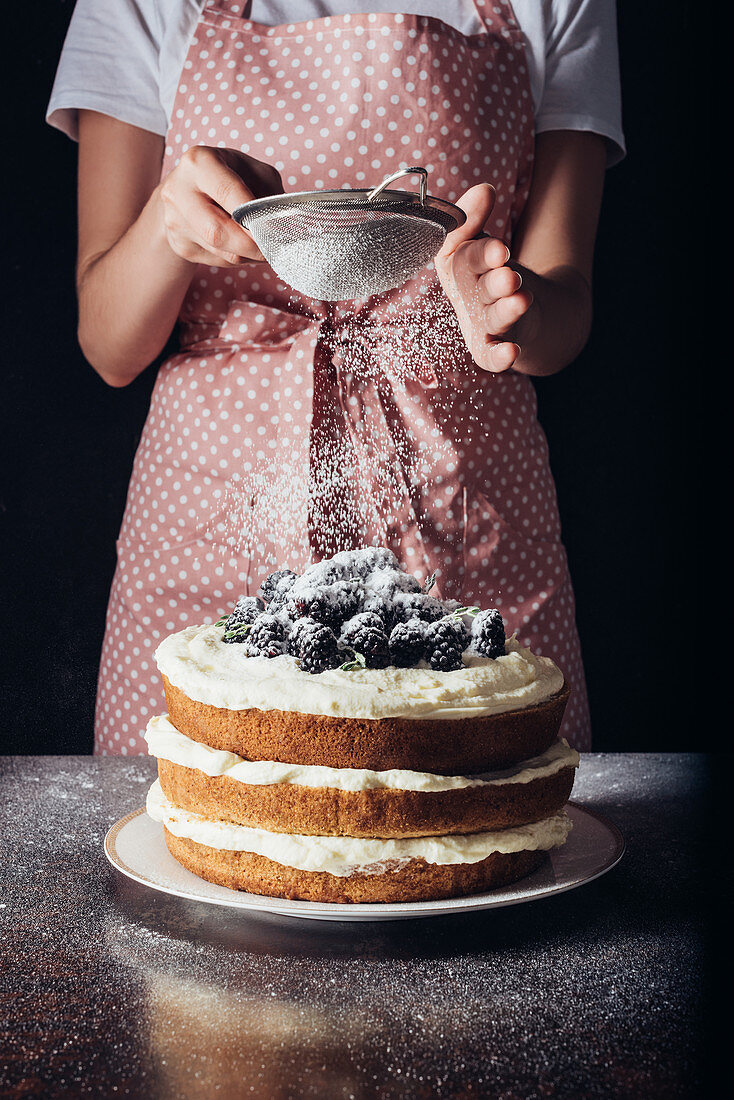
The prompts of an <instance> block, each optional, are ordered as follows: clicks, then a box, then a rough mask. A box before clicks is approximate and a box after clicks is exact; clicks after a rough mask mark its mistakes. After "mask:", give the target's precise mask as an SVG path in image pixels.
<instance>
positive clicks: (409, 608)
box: [393, 592, 446, 623]
mask: <svg viewBox="0 0 734 1100" xmlns="http://www.w3.org/2000/svg"><path fill="white" fill-rule="evenodd" d="M393 602H394V604H395V615H396V618H397V621H398V622H400V623H407V622H408V620H409V619H423V621H424V622H427V623H435V622H437V621H438V619H442V618H443V616H444V615H445V614H446V612H445V610H444V606H443V604H442V603H441V601H440V600H437V599H435V598H434V597H433V596H428V595H426V594H425V593H422V592H397V593H396V594H395V599H394V601H393Z"/></svg>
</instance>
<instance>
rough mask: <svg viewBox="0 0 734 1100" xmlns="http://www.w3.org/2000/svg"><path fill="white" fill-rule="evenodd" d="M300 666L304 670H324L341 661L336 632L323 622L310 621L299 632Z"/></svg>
mask: <svg viewBox="0 0 734 1100" xmlns="http://www.w3.org/2000/svg"><path fill="white" fill-rule="evenodd" d="M299 648H300V661H301V668H302V669H303V671H304V672H312V673H313V672H324V671H325V670H326V669H329V668H336V667H337V665H339V664H341V662H342V655H341V654H340V652H339V649H338V646H337V640H336V634H335V633H334V631H333V630H331V629H330V628H329V627H328V626H324V624H323V623H318V622H312V625H309V626H307V627H302V628H301V630H300V634H299Z"/></svg>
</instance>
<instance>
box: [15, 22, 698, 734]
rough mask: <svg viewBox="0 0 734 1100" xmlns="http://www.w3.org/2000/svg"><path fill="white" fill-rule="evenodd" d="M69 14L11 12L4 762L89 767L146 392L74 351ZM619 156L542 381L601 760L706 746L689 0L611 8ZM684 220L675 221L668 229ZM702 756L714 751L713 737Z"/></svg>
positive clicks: (143, 381) (146, 381) (142, 382)
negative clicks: (591, 252)
mask: <svg viewBox="0 0 734 1100" xmlns="http://www.w3.org/2000/svg"><path fill="white" fill-rule="evenodd" d="M72 9H73V3H72V0H42V2H41V3H40V4H36V5H32V6H28V5H24V4H16V5H10V6H8V8H7V10H6V11H5V12H4V14H3V18H4V21H5V27H4V31H5V34H4V45H5V47H6V50H7V52H8V63H7V64H6V65H5V66H4V68H5V73H6V75H8V74H9V75H10V76H11V86H10V88H9V89H8V90H7V91H6V94H5V100H4V102H5V106H6V110H5V151H6V156H5V158H4V160H5V165H4V181H3V185H4V188H5V192H6V194H5V201H4V203H3V219H2V221H3V230H2V231H3V236H4V238H5V240H4V248H3V259H4V264H3V268H4V272H5V274H4V287H3V291H4V292H3V295H2V308H3V314H4V316H3V323H2V326H1V328H0V333H1V336H0V339H1V340H2V348H1V350H0V354H1V356H2V360H1V362H2V377H3V387H2V393H1V396H0V402H1V403H2V425H1V432H2V435H1V442H0V445H1V446H2V470H3V483H2V488H1V496H0V519H1V524H2V548H1V550H0V555H1V556H0V564H1V569H0V573H1V575H2V608H3V611H2V615H3V622H2V634H0V638H1V639H2V641H0V646H2V655H1V657H0V666H1V678H2V685H1V687H0V691H2V711H1V713H2V715H3V722H2V734H1V735H0V752H20V753H24V752H27V753H53V752H60V753H65V752H91V750H92V720H93V712H94V696H95V687H96V674H97V664H98V659H99V651H100V647H101V643H102V634H103V626H104V613H105V607H106V600H107V593H108V589H109V585H110V581H111V578H112V573H113V570H114V565H115V538H116V536H117V531H118V528H119V524H120V520H121V517H122V511H123V507H124V503H125V493H126V489H127V481H128V476H129V472H130V469H131V465H132V460H133V455H134V453H135V448H136V444H137V440H138V437H139V434H140V431H141V428H142V425H143V421H144V418H145V414H146V411H147V407H148V401H149V396H150V391H151V388H152V384H153V381H154V374H155V370H154V368H150V369H149V370H148V371H146V372H145V374H144V375H143V376H142V377H140V378H138V379H137V381H136V382H134V383H133V384H132V385H131V386H129V387H128V388H126V389H123V390H115V389H109V388H107V387H106V386H105V385H104V383H103V382H102V381H101V380H100V379H99V378H98V377H97V375H96V374H95V373H94V371H93V370H92V369H91V367H89V366H88V365H87V364H86V362H85V360H84V358H83V357H82V355H81V352H80V351H79V349H78V347H77V344H76V334H75V327H76V303H75V297H74V258H75V257H74V251H75V166H76V148H75V146H74V145H73V144H72V143H71V142H70V141H69V140H68V139H67V138H65V137H63V136H62V135H61V134H59V133H58V132H56V131H54V130H51V129H50V128H49V127H47V126H45V124H44V121H43V119H44V113H45V107H46V104H47V101H48V97H49V94H50V90H51V85H52V82H53V77H54V72H55V68H56V63H57V59H58V55H59V52H60V50H61V46H62V42H63V38H64V34H65V31H66V26H67V24H68V20H69V18H70V16H71V12H72ZM618 11H619V32H620V53H621V68H622V89H623V99H624V128H625V133H626V137H627V145H628V155H627V159H626V160H625V161H624V162H623V163H622V164H621V165H619V166H617V167H616V168H614V169H612V170H611V171H610V172H609V173H608V175H607V184H606V191H605V198H604V207H603V212H602V220H601V226H600V231H599V239H598V247H597V265H596V277H595V310H596V313H595V321H594V329H593V334H592V337H591V340H590V342H589V344H588V346H587V347H586V349H585V350H584V352H583V353H582V355H581V356H580V357H579V358H578V360H577V361H576V362H575V363H574V364H573V365H572V366H571V367H569V368H568V369H567V370H565V371H564V372H563V373H562V374H561V375H559V376H556V377H555V378H552V379H547V380H544V381H542V382H539V383H538V385H537V389H538V395H539V402H540V416H541V421H542V423H543V425H544V427H545V430H546V432H547V435H548V438H549V443H550V449H551V460H552V466H553V471H554V474H555V477H556V482H557V486H558V495H559V500H560V508H561V517H562V521H563V528H564V537H565V542H566V546H567V549H568V555H569V559H570V563H571V570H572V575H573V578H574V583H575V588H576V598H577V618H578V625H579V630H580V633H581V640H582V644H583V648H584V654H585V662H586V669H587V677H588V684H589V692H590V697H591V708H592V722H593V738H594V748H595V749H596V750H598V751H617V750H618V751H630V750H632V751H634V750H640V751H680V750H708V749H712V748H714V747H715V745H714V744H713V743H712V741H711V738H712V737H713V733H711V732H707V731H706V730H705V729H704V730H700V729H697V728H696V727H695V726H694V724H693V722H692V721H691V720H690V719H691V712H692V707H691V705H690V704H691V700H690V698H686V695H685V686H684V684H682V683H680V682H679V680H682V679H683V677H681V664H680V657H681V653H685V652H686V651H690V648H689V647H690V645H691V642H692V641H693V638H694V636H695V631H696V626H695V624H694V613H693V611H692V609H691V605H692V604H694V603H695V593H694V592H693V591H692V590H691V578H692V576H693V570H692V569H691V567H690V565H689V557H690V553H691V538H690V532H691V528H692V527H693V526H694V515H695V506H694V501H693V500H692V496H691V488H690V484H689V475H688V471H689V469H690V464H691V453H690V444H691V439H692V432H691V427H690V421H691V408H690V402H691V393H690V389H689V385H688V383H687V380H686V376H685V373H684V370H683V361H684V357H687V358H688V359H689V360H690V358H691V347H690V337H687V336H686V334H685V326H686V325H687V324H688V322H689V317H688V315H687V314H688V312H689V309H690V305H689V293H690V285H689V283H688V280H689V279H690V276H689V275H688V274H685V272H690V261H691V260H693V259H695V253H691V252H690V251H689V249H688V248H686V247H685V245H684V237H683V233H684V229H683V227H684V226H688V227H690V226H691V216H690V209H689V208H690V204H691V201H692V196H691V193H690V191H689V183H690V180H691V178H692V176H693V175H695V174H697V173H698V174H700V170H701V166H702V165H705V164H706V161H707V155H708V154H707V145H708V134H707V132H706V129H705V123H704V122H703V121H702V120H705V118H706V112H705V111H703V110H702V109H701V102H702V100H703V95H704V91H705V89H702V88H701V86H700V82H701V79H702V78H701V77H700V76H699V77H698V78H697V79H696V80H692V79H690V75H689V74H688V72H687V70H686V68H685V66H684V65H683V64H682V60H681V59H682V58H684V57H686V56H687V55H688V53H689V45H690V42H691V36H692V31H693V19H692V16H691V12H690V11H689V8H688V5H687V4H686V3H684V2H683V0H676V2H668V3H664V2H653V0H647V2H646V3H640V2H639V0H619V3H618ZM684 212H685V216H684V217H682V216H681V215H682V214H683V213H684ZM707 739H708V740H707Z"/></svg>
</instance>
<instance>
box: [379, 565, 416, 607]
mask: <svg viewBox="0 0 734 1100" xmlns="http://www.w3.org/2000/svg"><path fill="white" fill-rule="evenodd" d="M365 587H366V588H367V592H368V594H370V595H371V594H372V593H375V594H376V595H379V596H382V598H383V599H386V600H393V599H394V598H395V594H396V593H397V592H420V590H421V586H420V582H419V581H418V579H417V578H416V577H414V576H413V575H412V574H411V573H404V572H403V571H402V569H377V570H376V571H375V572H374V573H371V574H370V575H369V576H368V577H367V578H366V580H365Z"/></svg>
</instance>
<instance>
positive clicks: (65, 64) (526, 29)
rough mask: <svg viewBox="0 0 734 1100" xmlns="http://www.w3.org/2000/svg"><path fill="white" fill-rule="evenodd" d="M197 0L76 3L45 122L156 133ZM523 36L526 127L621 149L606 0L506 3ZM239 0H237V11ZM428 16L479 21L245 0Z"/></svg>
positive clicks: (443, 2) (406, 8)
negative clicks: (95, 123) (85, 115)
mask: <svg viewBox="0 0 734 1100" xmlns="http://www.w3.org/2000/svg"><path fill="white" fill-rule="evenodd" d="M203 2H204V0H77V3H76V7H75V9H74V14H73V16H72V19H71V24H70V26H69V31H68V33H67V36H66V41H65V43H64V49H63V52H62V54H61V60H60V62H59V67H58V71H57V73H56V80H55V82H54V87H53V91H52V93H51V100H50V102H49V105H48V113H47V116H46V117H47V121H48V122H50V124H51V125H52V126H56V127H58V129H60V130H63V132H64V133H66V134H68V135H69V137H71V138H74V139H76V136H77V112H78V111H79V110H80V109H84V108H86V109H87V110H92V111H99V112H101V113H102V114H106V115H111V116H112V117H113V118H117V119H120V120H121V121H122V122H128V123H130V124H131V125H133V126H139V127H140V128H141V129H143V130H150V131H152V132H153V133H155V134H161V135H164V134H165V133H166V131H167V129H168V124H169V121H170V117H171V113H172V110H173V102H174V99H175V96H176V91H177V89H178V84H179V80H180V76H181V70H182V69H183V64H184V61H185V59H186V52H187V50H188V44H189V40H190V38H191V35H192V33H193V30H194V26H195V24H196V21H197V19H198V17H199V14H200V12H201V8H202V7H203ZM512 6H513V9H514V12H515V18H516V19H517V22H518V24H519V26H520V28H521V30H522V33H523V37H524V38H525V45H526V53H527V62H528V70H529V74H530V84H531V89H532V95H533V103H534V107H535V132H536V133H542V132H544V131H547V130H587V131H590V132H592V133H595V134H601V135H602V137H604V138H606V140H607V150H608V155H607V162H608V164H616V163H617V161H619V160H621V159H622V157H623V156H624V151H625V147H624V136H623V134H622V122H621V97H620V89H619V63H618V58H617V27H616V13H615V0H513V4H512ZM244 7H245V5H244V3H243V9H244ZM362 11H374V12H405V13H406V14H414V15H432V16H436V17H437V18H439V19H442V20H443V22H444V23H447V24H448V25H449V26H452V27H455V28H456V29H457V30H459V31H461V32H462V33H463V34H476V33H477V32H479V31H481V29H482V24H481V20H480V18H479V15H478V12H477V9H476V7H475V5H474V3H473V0H252V8H251V11H250V14H249V18H250V19H252V21H253V22H255V23H262V24H264V25H267V26H278V25H280V24H286V23H296V22H303V21H305V20H308V19H321V18H323V17H324V16H326V15H342V14H346V13H347V12H350V13H357V12H362Z"/></svg>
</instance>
